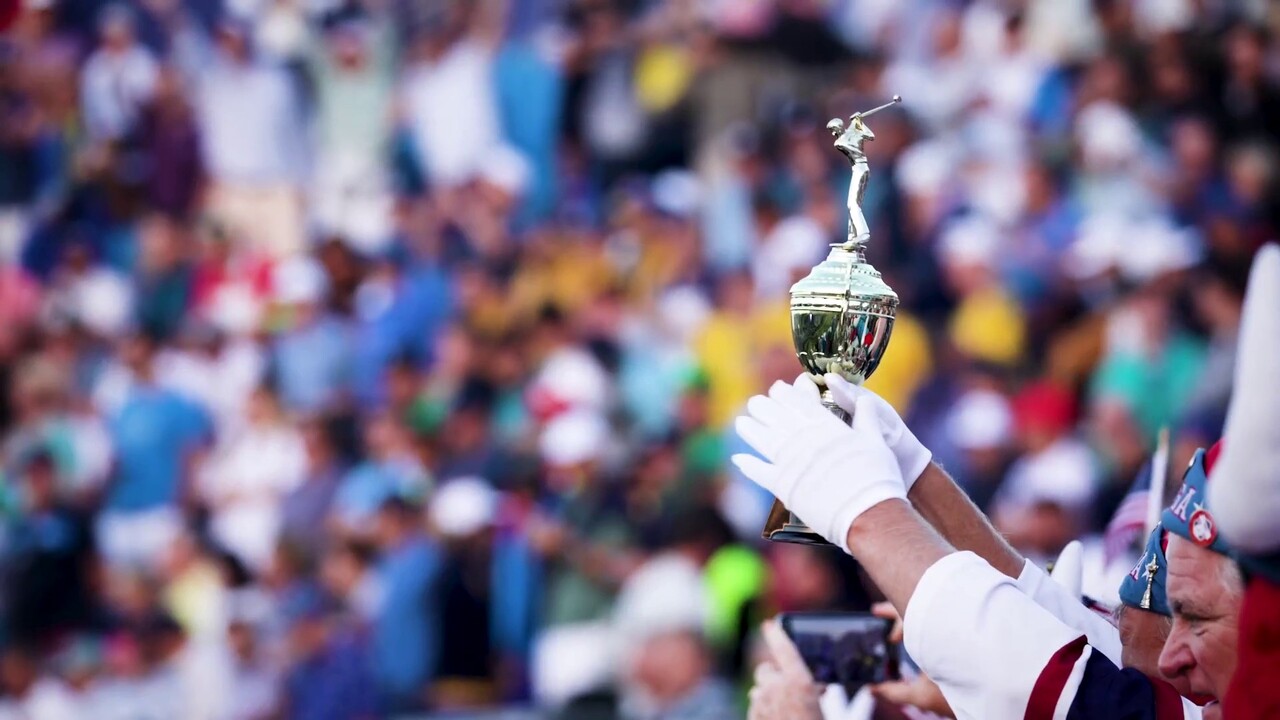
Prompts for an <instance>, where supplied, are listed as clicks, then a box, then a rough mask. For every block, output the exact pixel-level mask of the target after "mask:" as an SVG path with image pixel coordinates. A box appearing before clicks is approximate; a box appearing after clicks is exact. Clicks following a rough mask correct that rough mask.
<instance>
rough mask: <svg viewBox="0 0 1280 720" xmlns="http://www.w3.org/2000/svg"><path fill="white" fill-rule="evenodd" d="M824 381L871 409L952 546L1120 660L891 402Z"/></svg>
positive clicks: (1116, 638)
mask: <svg viewBox="0 0 1280 720" xmlns="http://www.w3.org/2000/svg"><path fill="white" fill-rule="evenodd" d="M825 379H826V381H827V385H828V387H829V388H830V389H831V393H832V395H833V396H834V397H835V399H836V402H837V403H838V404H840V405H841V407H843V408H844V409H845V410H846V411H849V410H851V409H852V408H853V407H854V405H855V403H858V402H865V403H867V404H868V405H870V407H871V408H873V409H874V415H875V419H876V425H877V426H878V427H879V428H880V434H881V436H882V437H883V438H884V439H885V442H886V444H888V445H889V447H890V449H892V450H893V453H894V457H896V458H897V459H898V462H899V469H900V470H902V472H903V481H904V484H905V486H906V487H907V488H908V492H907V498H908V499H909V500H910V501H911V505H912V506H913V507H914V508H915V509H916V511H917V512H918V513H919V514H920V516H921V517H923V518H924V519H925V520H926V521H928V523H929V524H930V525H932V526H933V528H934V529H935V530H937V531H938V533H939V534H941V535H942V537H943V538H944V539H945V540H946V541H947V542H948V543H950V545H951V546H952V547H953V548H955V549H956V550H962V551H970V552H972V553H974V554H976V555H977V556H978V557H981V558H982V559H983V560H986V561H987V563H988V564H989V565H990V566H991V567H993V568H995V569H996V570H998V571H999V572H1001V573H1003V574H1004V575H1007V576H1008V577H1010V578H1013V579H1014V581H1015V584H1016V586H1017V587H1018V589H1019V590H1021V591H1022V592H1023V593H1024V594H1025V595H1027V596H1028V597H1030V598H1031V599H1032V600H1034V601H1035V602H1036V603H1037V604H1038V605H1040V606H1041V607H1043V608H1044V609H1046V610H1048V611H1049V612H1050V613H1051V614H1052V615H1053V616H1054V617H1056V618H1058V619H1059V620H1061V621H1062V622H1064V623H1066V624H1067V625H1068V626H1069V627H1071V628H1074V629H1075V630H1077V631H1079V632H1082V633H1084V634H1085V635H1087V636H1088V638H1089V642H1090V644H1092V645H1094V646H1095V647H1097V648H1098V649H1099V650H1101V651H1102V652H1103V653H1104V654H1105V655H1106V656H1107V657H1109V658H1111V660H1112V661H1113V662H1115V663H1116V664H1117V665H1118V664H1120V635H1119V633H1118V632H1117V631H1116V629H1115V627H1114V626H1113V625H1111V623H1109V622H1108V621H1107V620H1106V619H1104V618H1103V617H1101V616H1099V615H1098V614H1097V613H1094V612H1093V611H1092V610H1089V609H1088V608H1086V607H1085V606H1084V605H1083V604H1082V603H1081V601H1080V598H1079V597H1077V596H1075V595H1073V594H1072V593H1069V592H1067V591H1066V589H1064V588H1063V587H1062V586H1061V585H1059V584H1058V583H1055V582H1053V581H1052V580H1051V579H1050V578H1049V576H1048V575H1046V574H1045V572H1044V571H1043V570H1041V569H1040V568H1038V567H1036V566H1035V564H1034V563H1032V562H1030V561H1028V560H1027V559H1026V558H1024V557H1022V555H1021V554H1020V553H1018V551H1017V550H1014V549H1013V548H1012V547H1011V546H1010V545H1009V543H1008V542H1006V541H1005V539H1004V536H1002V535H1001V534H1000V533H999V532H997V531H996V529H995V527H994V526H993V525H992V524H991V522H990V520H988V519H987V516H986V515H984V514H983V513H982V511H981V510H979V509H978V507H977V506H976V505H974V504H973V501H972V500H970V499H969V496H968V495H967V494H965V492H964V490H962V489H961V488H960V486H959V485H957V484H956V482H955V480H953V479H952V478H951V476H950V475H948V474H947V472H946V471H945V470H943V469H942V467H941V466H939V465H938V464H937V463H934V462H932V456H933V454H932V453H931V452H930V451H929V450H928V449H927V448H925V447H924V446H923V445H921V444H920V441H919V440H917V439H916V436H915V435H914V434H913V433H912V432H911V430H910V429H909V428H907V426H906V424H905V423H903V422H902V418H901V417H899V416H898V413H897V411H895V410H894V409H893V406H892V405H890V404H889V403H887V402H885V401H884V400H883V399H881V398H880V397H879V396H877V395H876V394H875V393H873V392H871V391H870V390H867V389H865V388H860V387H855V386H853V385H850V384H849V383H848V382H846V381H845V380H844V379H843V378H841V377H839V376H838V375H827V376H826V378H825Z"/></svg>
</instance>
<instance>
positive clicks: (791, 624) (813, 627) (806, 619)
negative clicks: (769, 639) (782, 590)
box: [781, 613, 898, 696]
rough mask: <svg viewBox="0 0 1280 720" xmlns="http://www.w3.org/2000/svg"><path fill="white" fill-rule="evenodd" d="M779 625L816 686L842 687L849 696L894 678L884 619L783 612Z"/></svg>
mask: <svg viewBox="0 0 1280 720" xmlns="http://www.w3.org/2000/svg"><path fill="white" fill-rule="evenodd" d="M781 623H782V629H783V631H784V632H786V633H787V636H788V637H790V638H791V641H792V642H794V643H795V644H796V648H798V649H799V650H800V657H802V658H804V662H805V665H807V666H808V667H809V672H811V673H813V679H814V680H816V681H817V682H819V683H822V684H825V685H830V684H833V683H834V684H839V685H843V686H844V688H845V690H846V691H847V692H848V693H849V694H850V695H851V696H852V695H853V693H855V692H857V691H858V689H859V688H861V687H862V686H863V685H867V684H869V683H880V682H884V681H886V680H894V679H897V677H898V660H897V653H896V649H895V648H894V646H892V645H890V644H889V630H890V627H891V623H890V622H889V621H888V620H885V619H884V618H878V617H876V616H874V615H870V614H868V613H786V614H784V615H782V617H781Z"/></svg>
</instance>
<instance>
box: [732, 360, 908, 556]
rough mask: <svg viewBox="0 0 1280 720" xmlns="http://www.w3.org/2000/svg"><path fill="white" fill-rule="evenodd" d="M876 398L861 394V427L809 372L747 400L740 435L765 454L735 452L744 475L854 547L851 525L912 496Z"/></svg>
mask: <svg viewBox="0 0 1280 720" xmlns="http://www.w3.org/2000/svg"><path fill="white" fill-rule="evenodd" d="M875 413H876V410H875V406H874V404H873V400H872V398H871V397H869V396H868V397H864V398H860V399H858V401H857V402H855V404H854V408H853V425H852V427H850V426H848V425H845V424H844V422H843V421H841V420H840V418H838V417H836V416H835V415H834V414H832V413H831V411H830V410H828V409H827V408H826V407H824V406H823V405H822V401H821V399H820V395H819V390H818V386H817V385H815V384H814V382H813V381H812V380H810V379H809V378H808V376H803V375H802V376H801V377H800V378H799V379H797V380H796V382H795V383H794V384H787V383H784V382H782V381H778V382H775V383H774V384H773V387H771V388H769V394H768V395H756V396H755V397H752V398H751V399H750V400H749V401H747V414H745V415H742V416H740V417H739V418H738V419H737V421H736V422H735V427H736V428H737V431H738V435H739V436H740V437H741V438H742V439H743V440H744V441H746V443H747V444H748V445H750V446H751V447H752V448H754V449H755V451H756V452H758V453H760V455H761V456H763V459H761V458H760V457H756V456H755V455H748V454H745V453H742V454H737V455H734V456H733V458H732V461H733V464H734V465H736V466H737V467H738V469H739V470H740V471H741V472H742V474H743V475H746V476H747V477H748V478H750V479H751V480H752V481H753V482H755V483H756V484H758V485H760V486H761V487H763V488H765V489H766V490H768V491H769V492H771V493H773V495H774V496H775V497H777V498H778V499H779V500H781V501H782V503H783V504H784V505H786V506H787V508H788V509H789V510H791V512H793V513H795V514H796V516H797V517H798V518H800V520H801V521H803V522H804V523H805V524H806V525H808V526H809V527H810V528H812V529H813V530H814V531H816V532H817V533H818V534H820V535H821V536H822V537H823V538H824V539H825V540H826V541H827V542H829V543H831V544H832V545H836V546H838V547H840V548H841V549H843V550H844V551H845V552H848V544H847V539H846V538H847V536H848V534H849V528H850V526H852V525H853V523H854V521H855V520H856V519H857V518H858V516H859V515H861V514H862V513H863V512H866V511H867V510H868V509H869V508H871V507H872V506H874V505H877V504H879V503H881V502H884V501H885V500H889V499H893V498H899V499H903V500H905V499H906V488H905V486H904V485H903V482H902V472H901V471H900V470H899V469H898V459H897V457H895V456H894V454H893V451H892V450H891V449H890V448H889V445H888V444H887V443H885V440H884V437H883V436H882V435H881V432H880V427H879V425H878V424H877V420H876V414H875Z"/></svg>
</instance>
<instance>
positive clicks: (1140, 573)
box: [1120, 525, 1173, 617]
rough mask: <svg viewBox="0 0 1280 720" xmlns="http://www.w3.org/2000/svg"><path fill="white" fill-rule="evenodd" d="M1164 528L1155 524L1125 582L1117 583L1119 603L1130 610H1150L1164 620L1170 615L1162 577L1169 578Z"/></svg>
mask: <svg viewBox="0 0 1280 720" xmlns="http://www.w3.org/2000/svg"><path fill="white" fill-rule="evenodd" d="M1164 545H1165V534H1164V528H1162V527H1160V526H1159V525H1156V529H1155V530H1152V531H1151V537H1150V538H1148V539H1147V547H1146V549H1145V550H1144V551H1143V553H1142V557H1140V558H1138V564H1137V565H1134V566H1133V569H1132V570H1130V571H1129V574H1128V575H1125V576H1124V580H1121V581H1120V602H1122V603H1124V604H1125V605H1128V606H1129V607H1135V608H1140V609H1142V610H1150V611H1151V612H1153V613H1159V614H1161V615H1164V616H1165V617H1172V615H1173V613H1171V612H1169V599H1168V597H1166V596H1165V593H1164V582H1165V578H1166V577H1167V576H1168V575H1169V563H1168V562H1167V561H1166V560H1165V559H1164Z"/></svg>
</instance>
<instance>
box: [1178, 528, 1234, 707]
mask: <svg viewBox="0 0 1280 720" xmlns="http://www.w3.org/2000/svg"><path fill="white" fill-rule="evenodd" d="M1166 555H1167V557H1168V560H1169V580H1168V585H1167V591H1168V595H1169V608H1170V609H1171V610H1173V627H1172V629H1171V630H1170V631H1169V638H1168V640H1166V641H1165V644H1164V650H1163V651H1162V652H1161V653H1160V673H1161V674H1162V675H1164V676H1165V677H1167V678H1169V679H1170V680H1172V681H1175V682H1182V681H1185V682H1186V684H1187V686H1188V689H1189V690H1190V691H1191V692H1192V693H1198V694H1204V695H1212V696H1214V697H1217V698H1221V697H1223V696H1224V695H1226V692H1227V685H1228V684H1229V683H1230V682H1231V675H1232V674H1233V673H1234V672H1235V669H1236V638H1237V629H1238V627H1239V617H1240V601H1241V595H1242V591H1243V589H1242V588H1241V587H1239V585H1238V581H1235V580H1233V578H1234V577H1236V576H1234V575H1233V573H1234V570H1233V569H1231V568H1229V567H1225V564H1226V563H1230V562H1231V560H1229V559H1228V558H1226V557H1224V556H1222V555H1218V554H1217V553H1213V552H1210V551H1209V550H1206V549H1204V548H1202V547H1199V546H1197V545H1195V544H1194V543H1192V542H1191V541H1189V540H1185V539H1183V538H1181V537H1177V536H1171V537H1170V538H1169V548H1168V550H1167V552H1166ZM1179 689H1180V690H1181V689H1182V688H1179Z"/></svg>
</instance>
